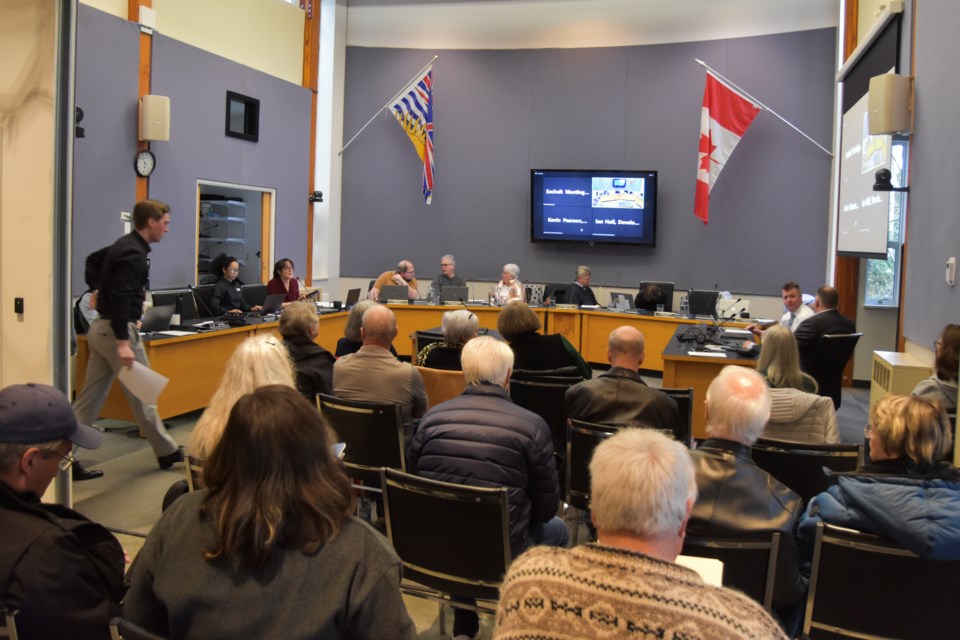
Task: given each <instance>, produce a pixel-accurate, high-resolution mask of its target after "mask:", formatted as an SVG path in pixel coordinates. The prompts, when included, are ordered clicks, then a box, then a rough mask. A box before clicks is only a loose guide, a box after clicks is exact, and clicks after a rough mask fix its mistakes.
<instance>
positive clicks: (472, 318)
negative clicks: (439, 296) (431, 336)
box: [440, 309, 478, 344]
mask: <svg viewBox="0 0 960 640" xmlns="http://www.w3.org/2000/svg"><path fill="white" fill-rule="evenodd" d="M477 325H478V321H477V315H476V314H475V313H473V312H472V311H467V310H466V309H457V310H455V311H447V312H446V313H445V314H443V320H441V322H440V326H441V328H442V329H443V340H444V341H445V342H446V343H447V344H463V343H465V342H466V341H467V340H469V339H470V338H472V337H473V336H475V335H477Z"/></svg>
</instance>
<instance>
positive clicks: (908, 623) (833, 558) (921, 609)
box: [803, 523, 960, 639]
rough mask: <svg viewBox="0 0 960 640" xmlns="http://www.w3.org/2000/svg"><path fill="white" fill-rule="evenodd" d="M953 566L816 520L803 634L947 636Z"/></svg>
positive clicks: (957, 585)
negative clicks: (817, 522) (920, 556)
mask: <svg viewBox="0 0 960 640" xmlns="http://www.w3.org/2000/svg"><path fill="white" fill-rule="evenodd" d="M958 592H960V562H956V561H955V562H943V561H937V560H925V559H923V558H919V557H917V556H916V555H914V554H913V553H912V552H910V551H907V550H906V549H904V548H902V547H900V546H899V545H897V544H896V543H894V542H893V541H891V540H887V539H886V538H881V537H879V536H875V535H871V534H867V533H861V532H859V531H853V530H851V529H845V528H842V527H835V526H831V525H825V524H823V523H820V524H818V525H817V535H816V541H815V544H814V551H813V565H812V569H811V574H810V589H809V591H808V592H807V610H806V615H805V616H804V621H803V634H804V637H809V638H815V639H816V638H955V637H956V633H957V622H956V619H954V617H953V615H952V614H951V613H950V612H951V611H953V605H954V604H956V594H957V593H958Z"/></svg>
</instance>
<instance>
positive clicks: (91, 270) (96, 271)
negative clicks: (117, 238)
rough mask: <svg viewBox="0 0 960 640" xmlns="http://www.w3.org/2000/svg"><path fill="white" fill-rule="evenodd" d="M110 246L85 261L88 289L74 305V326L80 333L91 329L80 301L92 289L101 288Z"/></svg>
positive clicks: (95, 252)
mask: <svg viewBox="0 0 960 640" xmlns="http://www.w3.org/2000/svg"><path fill="white" fill-rule="evenodd" d="M110 246H112V245H109V246H106V247H103V248H102V249H97V250H96V251H94V252H93V253H91V254H90V255H88V256H87V258H86V260H84V261H83V281H84V282H85V283H86V284H87V290H86V291H84V292H83V295H81V296H80V297H79V298H78V299H77V301H76V302H75V303H74V305H73V328H74V329H75V330H76V332H77V333H78V334H85V333H86V332H87V331H88V330H89V329H90V323H89V322H87V319H86V318H85V317H84V316H83V312H82V311H81V310H80V301H81V300H83V296H84V295H86V294H87V293H89V292H90V291H94V290H96V289H99V288H100V269H102V268H103V263H104V261H106V259H107V252H108V251H110Z"/></svg>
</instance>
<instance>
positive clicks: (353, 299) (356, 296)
mask: <svg viewBox="0 0 960 640" xmlns="http://www.w3.org/2000/svg"><path fill="white" fill-rule="evenodd" d="M358 302H360V289H350V290H349V291H347V300H346V301H345V302H344V303H343V306H344V307H346V308H347V309H349V308H350V307H352V306H353V305H355V304H357V303H358Z"/></svg>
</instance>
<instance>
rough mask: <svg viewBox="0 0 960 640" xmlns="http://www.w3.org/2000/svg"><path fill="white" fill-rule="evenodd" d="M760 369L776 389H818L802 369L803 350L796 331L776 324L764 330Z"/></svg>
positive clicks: (758, 369) (761, 373)
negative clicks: (798, 342)
mask: <svg viewBox="0 0 960 640" xmlns="http://www.w3.org/2000/svg"><path fill="white" fill-rule="evenodd" d="M757 371H758V372H759V373H760V375H762V376H763V377H764V378H766V380H767V384H769V385H770V386H771V387H773V388H774V389H799V390H800V391H806V392H807V393H816V392H817V389H818V387H817V381H816V380H814V379H813V376H811V375H809V374H806V373H804V372H803V371H801V370H800V349H799V348H798V347H797V339H796V338H795V337H794V336H793V332H792V331H790V329H787V328H786V327H783V326H780V325H774V326H772V327H770V328H769V329H767V330H766V331H765V332H764V333H763V343H762V344H761V346H760V360H759V362H757Z"/></svg>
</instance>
